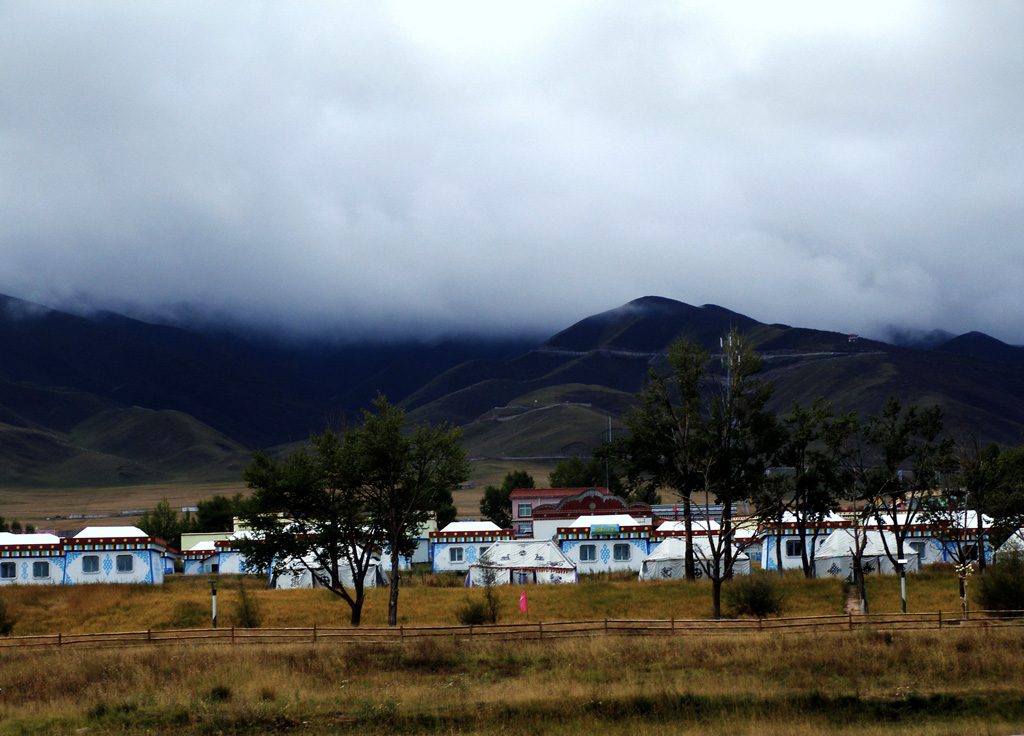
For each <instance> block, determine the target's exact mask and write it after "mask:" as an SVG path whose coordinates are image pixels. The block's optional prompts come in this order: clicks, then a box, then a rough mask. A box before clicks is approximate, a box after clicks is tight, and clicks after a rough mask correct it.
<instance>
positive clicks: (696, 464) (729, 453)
mask: <svg viewBox="0 0 1024 736" xmlns="http://www.w3.org/2000/svg"><path fill="white" fill-rule="evenodd" d="M722 348H723V354H722V356H721V360H722V367H721V369H720V370H715V366H714V365H713V363H712V360H711V356H710V355H709V354H708V353H707V352H706V351H704V350H703V349H701V348H700V347H698V346H695V345H693V344H691V343H689V342H688V341H686V340H678V341H676V342H675V343H673V344H672V345H671V346H670V348H669V352H668V364H669V367H670V369H671V375H670V376H669V377H668V378H662V377H661V376H659V375H657V374H655V373H653V372H652V374H651V381H650V384H649V385H648V387H647V388H646V389H645V390H644V391H643V392H642V393H641V394H640V396H639V405H638V406H637V407H635V408H634V409H632V410H630V411H629V412H627V414H626V416H625V424H626V428H627V430H628V432H627V435H625V436H624V437H622V438H619V439H617V440H615V441H613V442H612V443H611V446H612V448H613V450H614V452H615V455H616V456H617V457H618V458H619V461H620V463H621V465H622V467H623V468H624V469H625V473H626V477H627V479H628V482H630V483H643V482H644V479H647V481H648V482H650V483H655V484H658V485H661V486H667V487H671V488H675V489H676V490H677V491H678V493H679V495H680V498H681V499H682V501H683V510H684V529H685V535H686V542H687V544H686V548H687V558H686V563H685V564H686V572H687V577H688V578H691V579H692V578H694V577H695V576H696V566H697V565H699V566H700V570H701V572H702V574H703V575H704V576H705V577H707V578H709V579H710V580H711V583H712V608H713V615H714V617H715V618H721V615H722V583H723V581H724V580H726V579H727V578H729V577H731V576H732V568H733V565H734V564H735V556H734V555H733V542H734V537H735V534H734V529H733V520H732V505H733V504H734V503H736V502H737V501H740V500H743V499H746V498H749V497H750V496H751V495H754V493H755V492H756V491H757V489H759V488H760V487H761V486H762V485H763V483H764V478H765V470H766V468H767V467H768V460H769V458H770V457H771V454H772V453H773V451H774V443H775V442H776V441H777V432H776V431H775V421H774V417H772V415H771V414H770V413H769V412H768V411H767V410H766V409H765V405H766V404H767V401H768V399H769V397H770V396H771V392H772V387H771V385H770V384H768V383H765V382H763V381H761V380H759V379H758V378H757V373H758V372H759V371H760V369H761V360H760V357H759V356H758V355H757V354H756V353H755V352H754V351H753V350H752V349H751V348H750V346H749V344H748V343H747V341H746V340H744V339H743V338H742V337H741V336H740V335H739V334H737V333H735V332H734V333H732V334H730V335H729V337H728V339H727V340H724V341H723V343H722ZM694 496H697V501H699V502H702V505H703V507H704V508H703V514H702V516H703V517H704V518H710V516H711V515H712V509H713V506H712V505H713V504H717V507H716V508H718V509H719V511H718V512H717V515H718V518H717V520H716V521H717V522H718V523H717V526H718V528H717V530H716V532H715V533H712V534H708V541H709V545H708V547H709V549H710V552H709V553H707V554H704V553H702V554H700V555H694V552H693V550H694V545H693V543H692V539H693V525H694V513H693V506H694V499H693V497H694Z"/></svg>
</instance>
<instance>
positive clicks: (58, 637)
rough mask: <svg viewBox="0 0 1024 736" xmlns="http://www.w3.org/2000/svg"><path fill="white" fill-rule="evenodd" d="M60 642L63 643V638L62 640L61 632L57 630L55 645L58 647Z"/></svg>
mask: <svg viewBox="0 0 1024 736" xmlns="http://www.w3.org/2000/svg"><path fill="white" fill-rule="evenodd" d="M62 644H63V640H62V637H61V633H60V632H59V631H58V632H57V647H58V648H59V647H60V646H61V645H62Z"/></svg>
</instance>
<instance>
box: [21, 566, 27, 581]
mask: <svg viewBox="0 0 1024 736" xmlns="http://www.w3.org/2000/svg"><path fill="white" fill-rule="evenodd" d="M21 579H22V580H28V563H27V562H22V563H21Z"/></svg>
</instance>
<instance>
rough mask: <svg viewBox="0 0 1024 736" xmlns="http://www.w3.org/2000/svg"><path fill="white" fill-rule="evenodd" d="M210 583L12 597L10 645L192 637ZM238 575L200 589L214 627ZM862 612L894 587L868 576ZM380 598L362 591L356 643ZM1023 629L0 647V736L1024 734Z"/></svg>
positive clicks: (579, 596) (431, 601)
mask: <svg viewBox="0 0 1024 736" xmlns="http://www.w3.org/2000/svg"><path fill="white" fill-rule="evenodd" d="M209 582H210V579H209V578H203V577H189V578H185V577H180V576H179V577H176V578H173V579H170V580H169V581H168V582H167V583H166V584H164V585H162V586H143V585H131V586H118V585H94V586H78V587H60V588H57V587H52V588H44V587H34V586H14V587H10V588H5V589H3V590H2V591H0V593H2V595H3V598H4V600H5V602H6V603H7V607H8V609H9V610H10V611H11V612H12V613H13V614H14V615H15V616H17V617H18V619H19V620H18V623H17V625H16V628H15V631H14V633H15V634H16V635H17V634H33V633H37V634H44V633H54V632H56V631H61V632H65V633H73V632H101V631H138V630H145V629H147V628H152V629H170V628H187V627H206V626H208V625H209V618H208V617H209V611H210V586H209ZM242 583H243V580H242V579H241V578H239V577H231V576H225V577H222V578H218V579H217V584H218V608H219V611H220V616H221V625H222V626H227V625H229V624H231V623H232V618H233V616H234V612H235V609H236V607H237V602H238V597H239V593H238V586H239V585H240V584H242ZM244 583H245V584H246V585H247V586H248V588H247V589H248V590H249V591H250V593H252V594H253V595H254V596H255V597H256V600H257V601H258V606H259V609H260V611H261V613H262V617H263V622H262V623H263V625H264V626H266V627H278V626H281V627H287V626H291V627H304V626H312V625H314V624H316V625H318V626H339V625H340V626H343V625H345V623H346V622H347V619H348V607H347V606H346V605H345V604H344V603H343V602H341V601H339V600H336V599H335V598H334V597H333V596H331V595H330V594H329V593H327V592H326V591H323V590H296V591H273V590H264V589H262V584H261V582H260V581H258V580H257V579H255V578H246V579H245V580H244ZM458 585H459V579H458V576H456V575H446V576H429V575H421V574H411V575H408V576H407V581H406V584H405V585H404V586H403V589H402V593H401V598H400V620H401V622H402V623H404V624H405V625H407V626H417V625H420V626H427V625H438V626H447V625H454V624H455V623H456V615H455V612H456V609H457V608H459V607H460V606H461V605H463V604H464V603H465V602H466V600H467V599H469V598H470V597H473V596H482V592H481V591H479V590H466V589H464V588H460V587H455V586H458ZM780 585H781V586H782V587H783V588H784V589H785V591H786V597H787V602H788V605H787V610H786V613H787V615H818V614H820V615H824V614H833V613H840V612H842V609H843V605H844V600H845V595H846V589H845V586H844V585H843V584H841V583H839V582H837V581H833V580H814V581H805V580H803V579H802V578H801V577H799V576H797V575H787V576H786V577H784V578H783V579H782V580H781V582H780ZM908 589H909V591H910V595H911V597H910V601H911V610H916V611H921V610H931V611H935V610H939V609H942V610H944V611H946V612H949V613H950V614H951V613H952V612H953V611H955V610H957V599H956V582H955V577H954V576H953V574H952V573H951V572H950V571H948V570H939V571H936V572H930V573H927V574H923V575H919V576H912V577H911V578H909V580H908ZM520 592H521V589H520V588H503V589H501V590H500V595H501V598H502V603H503V605H504V610H503V620H504V621H508V622H512V621H522V620H524V619H526V618H528V619H529V620H530V621H534V622H536V621H561V620H595V619H602V618H605V617H608V618H677V619H684V618H688V619H689V618H706V617H707V614H708V612H709V610H710V590H709V587H708V585H707V584H706V583H700V582H698V583H695V584H686V583H680V582H659V583H639V582H637V581H635V580H632V579H627V577H626V576H624V575H619V576H612V577H594V578H586V579H584V581H583V582H581V583H580V584H579V585H576V586H550V587H545V586H535V587H530V588H529V591H528V592H529V602H530V611H529V615H528V617H527V616H524V615H523V614H521V613H520V612H519V610H518V606H517V602H518V598H519V594H520ZM869 596H870V599H871V602H872V607H873V611H875V612H884V611H888V612H895V611H897V610H899V581H898V580H897V579H895V578H882V577H876V578H873V579H871V580H870V590H869ZM386 605H387V601H386V591H384V590H371V591H369V596H368V600H367V604H366V609H365V613H364V622H365V624H366V625H367V626H381V625H383V623H384V620H385V615H386ZM1022 656H1024V627H1013V628H1008V629H991V630H975V629H972V630H960V629H958V628H956V627H951V628H948V629H944V630H942V631H906V632H902V631H897V632H891V631H880V630H879V631H872V630H859V631H853V632H839V633H829V634H783V633H777V632H776V633H770V634H769V633H764V634H759V633H756V632H751V633H748V634H742V635H737V634H725V635H717V636H694V635H677V636H675V637H671V638H662V637H658V638H648V637H616V636H607V637H606V636H597V637H595V638H590V639H557V640H545V641H493V640H478V641H464V640H453V639H450V638H445V639H412V640H407V641H405V642H399V643H391V644H383V643H377V644H374V643H365V644H343V643H338V642H331V641H320V642H318V643H316V644H313V643H308V644H294V643H291V644H247V645H245V646H241V645H236V646H232V645H230V644H201V643H191V644H169V645H168V644H165V645H160V646H148V645H141V646H137V647H132V648H123V649H102V648H95V649H89V648H68V647H64V648H61V649H55V648H50V647H46V648H38V649H34V650H25V649H0V734H52V733H88V734H107V733H128V734H143V733H153V734H172V733H173V734H183V735H185V736H188V735H190V734H269V733H295V734H307V733H309V734H312V733H316V734H332V733H338V734H341V733H356V734H376V733H422V734H453V733H454V734H513V735H517V734H556V735H559V734H582V733H586V734H595V735H596V736H603V735H604V734H641V733H642V734H661V733H676V734H697V733H700V734H751V735H753V734H757V735H758V736H764V735H766V734H809V733H824V734H920V735H922V736H924V735H926V734H928V735H931V734H1011V733H1022V732H1024V668H1022V667H1021V666H1020V662H1021V661H1022Z"/></svg>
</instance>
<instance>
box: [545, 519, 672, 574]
mask: <svg viewBox="0 0 1024 736" xmlns="http://www.w3.org/2000/svg"><path fill="white" fill-rule="evenodd" d="M651 529H652V527H651V525H650V524H644V523H641V522H639V521H637V520H636V519H634V518H633V517H632V516H627V515H625V514H617V515H601V516H581V517H579V518H578V519H576V520H575V521H574V522H573V523H572V524H570V525H569V526H565V527H560V528H559V529H558V531H557V532H556V533H555V543H556V544H557V545H558V548H559V549H561V550H562V552H563V554H565V556H566V557H567V558H568V559H569V561H570V562H572V564H574V565H575V566H576V569H577V570H578V571H579V572H581V573H595V572H615V571H618V570H630V571H633V572H639V571H640V566H641V565H642V564H643V561H644V558H645V557H647V553H648V552H649V551H650V536H651Z"/></svg>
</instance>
